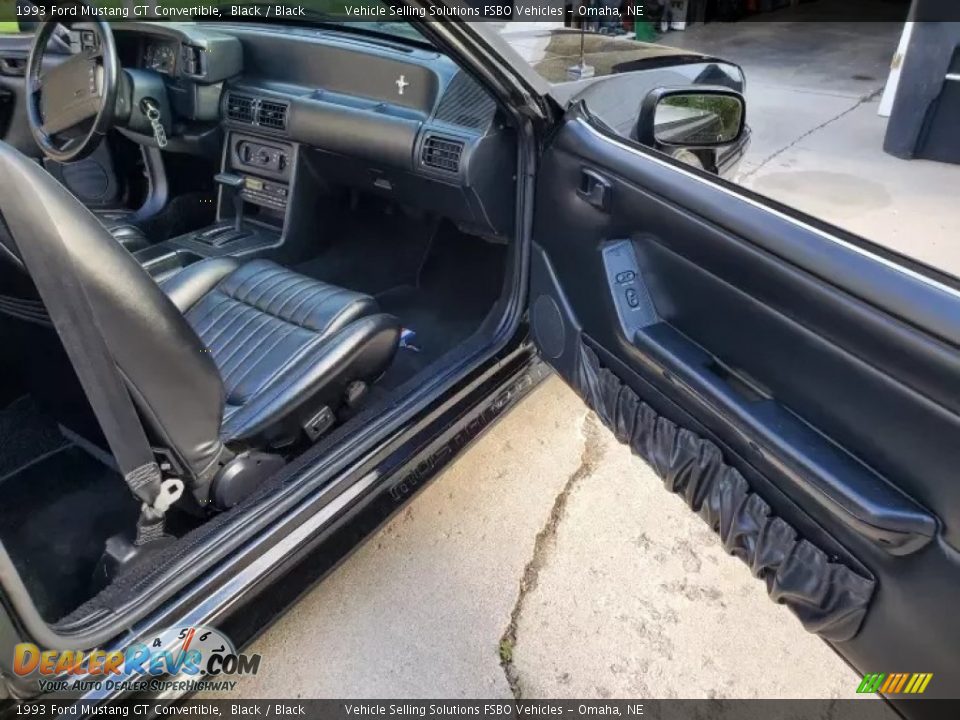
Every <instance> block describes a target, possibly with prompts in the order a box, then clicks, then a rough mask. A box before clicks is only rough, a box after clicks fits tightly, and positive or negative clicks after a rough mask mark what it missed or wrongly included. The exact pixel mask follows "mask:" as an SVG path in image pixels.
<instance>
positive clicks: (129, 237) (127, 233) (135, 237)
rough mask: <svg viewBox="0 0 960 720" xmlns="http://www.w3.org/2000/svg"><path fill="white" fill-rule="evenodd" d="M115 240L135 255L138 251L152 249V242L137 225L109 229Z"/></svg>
mask: <svg viewBox="0 0 960 720" xmlns="http://www.w3.org/2000/svg"><path fill="white" fill-rule="evenodd" d="M107 230H109V231H110V234H111V235H113V237H114V239H115V240H116V241H117V242H118V243H120V244H121V245H122V246H123V247H125V248H126V249H127V252H132V253H135V252H137V251H138V250H143V249H144V248H148V247H150V241H149V240H147V236H146V235H144V234H143V230H141V229H140V228H138V227H137V226H136V225H129V224H126V223H124V224H123V225H111V226H108V227H107Z"/></svg>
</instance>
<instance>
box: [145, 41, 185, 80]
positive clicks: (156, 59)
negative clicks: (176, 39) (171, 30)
mask: <svg viewBox="0 0 960 720" xmlns="http://www.w3.org/2000/svg"><path fill="white" fill-rule="evenodd" d="M176 66H177V43H171V42H158V41H151V42H148V43H147V45H146V47H145V48H144V51H143V67H144V69H145V70H155V71H157V72H161V73H164V74H165V75H173V74H174V71H175V70H176Z"/></svg>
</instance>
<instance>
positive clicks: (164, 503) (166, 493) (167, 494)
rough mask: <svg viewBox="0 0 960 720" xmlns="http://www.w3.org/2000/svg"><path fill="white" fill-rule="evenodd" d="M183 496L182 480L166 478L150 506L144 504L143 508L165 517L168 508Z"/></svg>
mask: <svg viewBox="0 0 960 720" xmlns="http://www.w3.org/2000/svg"><path fill="white" fill-rule="evenodd" d="M182 495H183V480H180V479H179V478H167V479H166V480H164V481H163V482H161V483H160V492H159V493H157V497H156V498H155V499H154V501H153V504H152V505H147V503H144V504H143V506H144V508H148V507H149V508H150V509H151V510H153V511H154V512H155V513H157V514H158V515H165V514H166V512H167V510H169V509H170V506H171V505H173V504H174V503H175V502H176V501H177V500H179V499H180V497H181V496H182Z"/></svg>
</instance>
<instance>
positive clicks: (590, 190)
mask: <svg viewBox="0 0 960 720" xmlns="http://www.w3.org/2000/svg"><path fill="white" fill-rule="evenodd" d="M612 190H613V188H612V187H611V186H610V181H609V180H607V179H606V178H605V177H603V175H600V174H599V173H597V172H594V171H593V170H587V169H586V168H583V169H582V170H581V171H580V187H578V188H577V195H579V196H580V197H582V198H583V199H584V200H586V201H587V202H588V203H590V204H591V205H593V206H594V207H595V208H598V209H600V210H603V211H604V212H609V211H610V195H611V193H612Z"/></svg>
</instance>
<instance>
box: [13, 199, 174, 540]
mask: <svg viewBox="0 0 960 720" xmlns="http://www.w3.org/2000/svg"><path fill="white" fill-rule="evenodd" d="M18 190H19V188H18ZM18 194H20V193H19V192H18ZM20 201H21V202H31V200H28V199H26V198H23V197H20ZM6 220H7V223H8V225H11V230H12V231H13V232H12V235H13V238H14V241H15V242H17V238H18V237H19V238H31V236H32V235H35V234H36V229H35V228H31V227H16V226H17V225H21V224H22V223H21V221H20V219H19V218H18V217H17V216H16V214H15V213H13V214H9V215H7V217H6ZM11 220H12V221H13V222H11ZM52 236H53V239H54V244H55V246H53V247H51V246H49V245H48V244H46V243H45V242H43V241H30V242H17V249H18V250H19V251H20V256H21V259H22V260H23V263H24V265H26V267H27V270H28V271H29V273H30V277H31V279H32V280H33V282H34V285H35V286H36V288H37V291H38V292H39V293H40V297H41V298H42V300H43V303H44V305H45V306H46V308H47V313H48V314H49V315H50V319H51V321H52V322H53V325H54V327H55V328H56V330H57V334H58V335H59V336H60V340H61V341H62V343H63V346H64V349H65V350H66V352H67V356H68V357H69V358H70V362H71V364H72V365H73V367H74V370H75V371H76V373H77V377H78V378H79V380H80V384H81V385H82V387H83V389H84V392H85V393H86V395H87V398H88V399H89V401H90V405H91V407H92V408H93V412H94V414H95V415H96V417H97V420H98V421H99V423H100V428H101V430H102V431H103V434H104V437H106V440H107V444H108V445H109V446H110V450H111V452H112V453H113V455H114V457H115V458H116V461H117V465H118V466H119V467H120V471H121V472H122V473H123V477H124V480H125V481H126V483H127V487H128V488H129V489H130V492H131V493H133V495H134V497H136V498H137V499H138V500H140V501H141V503H142V504H141V511H140V519H139V520H138V522H137V537H136V544H137V545H143V544H145V543H147V542H150V541H151V540H154V539H157V538H158V537H161V536H162V535H163V530H164V515H165V513H166V511H167V510H168V509H169V507H170V506H171V505H172V504H173V503H174V502H176V501H177V500H178V499H179V498H180V496H181V495H182V494H183V481H182V480H180V479H177V478H168V479H166V480H164V479H163V475H162V473H161V471H160V466H159V465H158V463H157V461H156V457H155V455H154V452H153V448H152V447H151V446H150V442H149V440H148V439H147V435H146V432H145V431H144V429H143V423H142V422H141V420H140V416H139V414H138V413H137V409H136V407H135V406H134V404H133V400H132V398H131V397H130V392H129V390H128V389H127V385H126V381H125V380H124V378H123V375H122V374H121V372H120V369H119V368H118V367H117V364H116V361H115V360H114V358H113V354H112V353H111V352H110V349H109V347H108V346H107V342H106V340H105V339H104V337H103V333H102V331H101V330H100V325H99V322H98V319H97V315H96V312H95V311H94V309H93V306H92V304H91V302H90V299H89V296H88V294H87V290H86V288H85V287H84V285H83V282H82V281H81V279H80V276H79V274H78V273H77V272H76V269H75V267H74V261H73V257H72V254H71V253H70V250H69V249H68V248H67V246H66V243H65V242H64V240H63V238H62V237H61V236H60V235H59V233H57V232H55V231H54V232H53V233H52Z"/></svg>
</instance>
